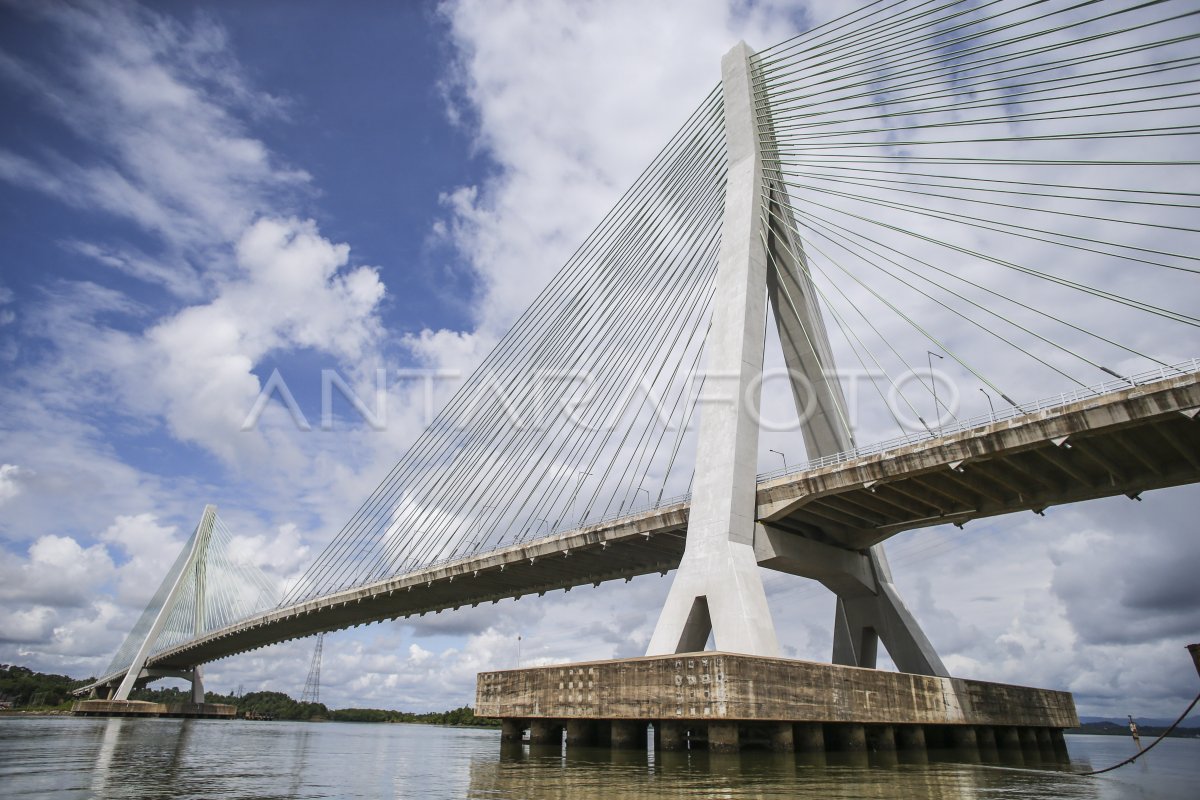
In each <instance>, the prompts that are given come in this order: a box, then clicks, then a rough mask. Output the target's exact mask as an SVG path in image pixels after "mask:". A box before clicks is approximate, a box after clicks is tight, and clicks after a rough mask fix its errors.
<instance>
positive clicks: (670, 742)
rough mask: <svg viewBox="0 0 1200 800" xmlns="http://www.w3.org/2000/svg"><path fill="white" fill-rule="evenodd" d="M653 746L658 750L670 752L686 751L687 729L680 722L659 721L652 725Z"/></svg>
mask: <svg viewBox="0 0 1200 800" xmlns="http://www.w3.org/2000/svg"><path fill="white" fill-rule="evenodd" d="M654 732H655V737H654V738H655V746H656V747H657V748H658V749H659V750H663V751H665V752H672V751H676V750H686V749H687V729H686V728H684V727H683V723H681V722H673V721H670V720H661V721H659V722H656V723H654Z"/></svg>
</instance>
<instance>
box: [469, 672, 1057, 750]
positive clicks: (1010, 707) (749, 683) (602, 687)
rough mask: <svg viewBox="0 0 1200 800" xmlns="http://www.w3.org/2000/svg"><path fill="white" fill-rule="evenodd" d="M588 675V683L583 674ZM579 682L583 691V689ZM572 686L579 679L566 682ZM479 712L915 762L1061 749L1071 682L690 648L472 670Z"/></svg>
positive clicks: (709, 743) (619, 740)
mask: <svg viewBox="0 0 1200 800" xmlns="http://www.w3.org/2000/svg"><path fill="white" fill-rule="evenodd" d="M585 682H586V684H585ZM584 685H586V689H587V691H586V692H580V691H578V688H579V687H580V686H584ZM572 690H574V691H572ZM475 713H476V714H479V715H480V716H488V717H499V718H501V719H502V720H504V721H505V722H504V727H503V728H502V731H501V737H502V738H504V737H506V736H512V735H513V731H515V730H517V726H518V725H519V726H524V725H526V724H528V726H529V728H530V742H531V743H535V744H557V743H560V742H561V741H562V729H563V728H564V726H565V727H566V730H567V745H568V747H583V746H596V745H597V744H599V745H602V746H611V747H613V748H615V749H630V748H640V747H643V746H646V745H647V744H648V742H647V741H646V738H645V735H646V734H645V731H646V726H647V724H649V723H652V724H653V725H654V731H655V737H654V738H655V742H654V746H655V747H656V748H658V749H661V750H664V751H673V750H685V749H688V748H689V747H691V748H693V749H697V748H704V747H707V748H708V749H709V750H711V751H713V752H729V751H737V750H739V749H744V748H747V747H751V748H761V747H766V748H768V749H771V750H775V751H780V752H788V751H791V750H796V751H799V752H801V753H807V754H813V753H823V752H825V751H826V750H827V749H829V750H838V751H841V752H843V753H848V754H854V753H860V754H865V753H867V752H870V753H873V754H874V755H873V756H872V758H884V759H886V760H890V761H894V760H895V758H896V755H897V754H898V755H899V756H900V757H902V758H903V759H904V760H905V761H913V760H921V758H922V757H924V756H925V753H926V752H927V748H928V749H945V750H946V751H947V752H948V753H949V754H952V757H954V758H956V759H962V760H967V761H979V760H980V759H981V757H982V758H984V759H987V760H989V761H994V760H995V758H996V756H997V755H999V756H1001V757H1003V759H1004V760H1005V762H1006V763H1012V762H1013V761H1014V760H1015V759H1017V758H1019V759H1021V760H1022V761H1023V762H1026V763H1030V764H1039V763H1044V762H1054V761H1061V760H1062V758H1061V756H1060V754H1059V751H1060V749H1062V750H1065V743H1063V742H1064V740H1063V739H1062V733H1061V732H1062V729H1063V728H1072V727H1076V726H1077V725H1078V724H1079V719H1078V717H1077V716H1076V714H1075V703H1074V701H1073V700H1072V698H1071V695H1070V694H1069V693H1067V692H1058V691H1052V690H1046V689H1034V688H1029V687H1024V686H1012V685H1008V684H998V683H985V682H982V681H971V680H964V679H961V678H941V677H934V676H929V675H913V674H908V673H897V672H883V671H879V670H873V669H862V668H858V667H846V666H841V665H835V664H822V663H815V662H809V661H794V660H788V659H781V658H761V657H757V656H746V655H740V654H733V653H721V652H697V653H683V654H675V655H667V656H647V657H644V658H629V659H617V660H612V661H594V662H587V663H583V664H560V665H553V666H546V667H530V668H527V669H517V670H505V671H499V672H485V673H480V675H479V678H478V681H477V686H476V701H475Z"/></svg>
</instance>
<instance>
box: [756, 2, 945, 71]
mask: <svg viewBox="0 0 1200 800" xmlns="http://www.w3.org/2000/svg"><path fill="white" fill-rule="evenodd" d="M884 1H885V0H873V2H871V3H867V4H866V5H864V6H861V7H859V8H856V9H854V10H853V11H849V12H847V13H845V14H843V15H842V16H840V17H835V18H834V19H831V20H829V21H828V22H824V23H822V24H820V25H818V26H816V27H815V28H809V29H808V30H807V31H804V32H803V33H798V34H796V35H795V36H792V37H790V38H788V39H784V40H783V41H782V42H776V43H775V44H773V45H771V46H770V47H767V48H764V49H762V50H759V51H758V52H757V53H755V55H756V56H758V58H759V59H760V61H759V63H762V64H772V63H775V62H776V61H780V60H782V59H784V58H792V57H793V56H781V55H779V54H780V53H783V52H785V51H787V50H791V49H794V48H796V47H800V46H801V45H805V44H809V45H811V44H812V42H808V41H797V40H804V39H806V37H810V36H812V35H813V34H815V33H817V31H822V32H821V33H820V34H818V35H817V36H815V37H813V38H814V39H820V38H821V37H823V36H827V35H829V34H832V33H833V32H834V31H839V30H841V29H842V28H845V27H846V26H847V25H849V24H850V23H851V20H850V18H851V17H853V16H855V15H857V14H860V13H862V12H863V11H866V10H867V9H868V8H872V7H874V6H877V5H879V4H880V3H882V2H884ZM906 2H909V0H895V2H893V3H891V4H890V5H888V6H885V7H884V8H880V9H876V10H875V11H872V12H871V13H870V14H867V15H866V16H865V17H863V18H862V19H860V20H854V22H862V21H863V20H866V19H869V18H870V17H873V16H876V15H878V14H882V13H883V12H885V11H889V10H891V9H893V8H895V7H896V6H899V5H904V3H906ZM930 2H934V0H926V2H925V3H922V5H928V4H929V3H930ZM843 20H844V22H843ZM838 22H842V24H841V25H837V26H836V27H834V28H829V26H830V25H834V24H835V23H838ZM826 28H829V29H828V30H825V29H826ZM781 48H782V49H781ZM768 53H775V56H774V57H773V58H771V59H766V58H765V56H766V55H767V54H768Z"/></svg>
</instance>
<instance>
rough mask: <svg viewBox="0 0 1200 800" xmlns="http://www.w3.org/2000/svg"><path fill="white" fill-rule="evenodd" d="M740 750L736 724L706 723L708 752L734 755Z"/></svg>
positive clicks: (723, 722) (725, 721) (724, 722)
mask: <svg viewBox="0 0 1200 800" xmlns="http://www.w3.org/2000/svg"><path fill="white" fill-rule="evenodd" d="M740 749H741V744H740V739H739V737H738V724H737V723H736V722H730V721H727V720H723V721H721V722H710V723H708V750H709V752H710V753H736V752H738V750H740Z"/></svg>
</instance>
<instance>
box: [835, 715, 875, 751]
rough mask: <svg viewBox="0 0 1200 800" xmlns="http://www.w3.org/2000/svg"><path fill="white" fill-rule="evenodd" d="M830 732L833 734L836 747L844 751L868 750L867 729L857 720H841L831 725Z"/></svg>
mask: <svg viewBox="0 0 1200 800" xmlns="http://www.w3.org/2000/svg"><path fill="white" fill-rule="evenodd" d="M827 730H828V732H829V733H831V734H833V741H834V743H835V744H836V749H837V750H838V751H840V752H844V753H865V752H866V751H867V731H866V729H865V728H863V726H862V725H860V724H859V723H857V722H839V723H835V724H833V725H830V726H829V727H828V728H827Z"/></svg>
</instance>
